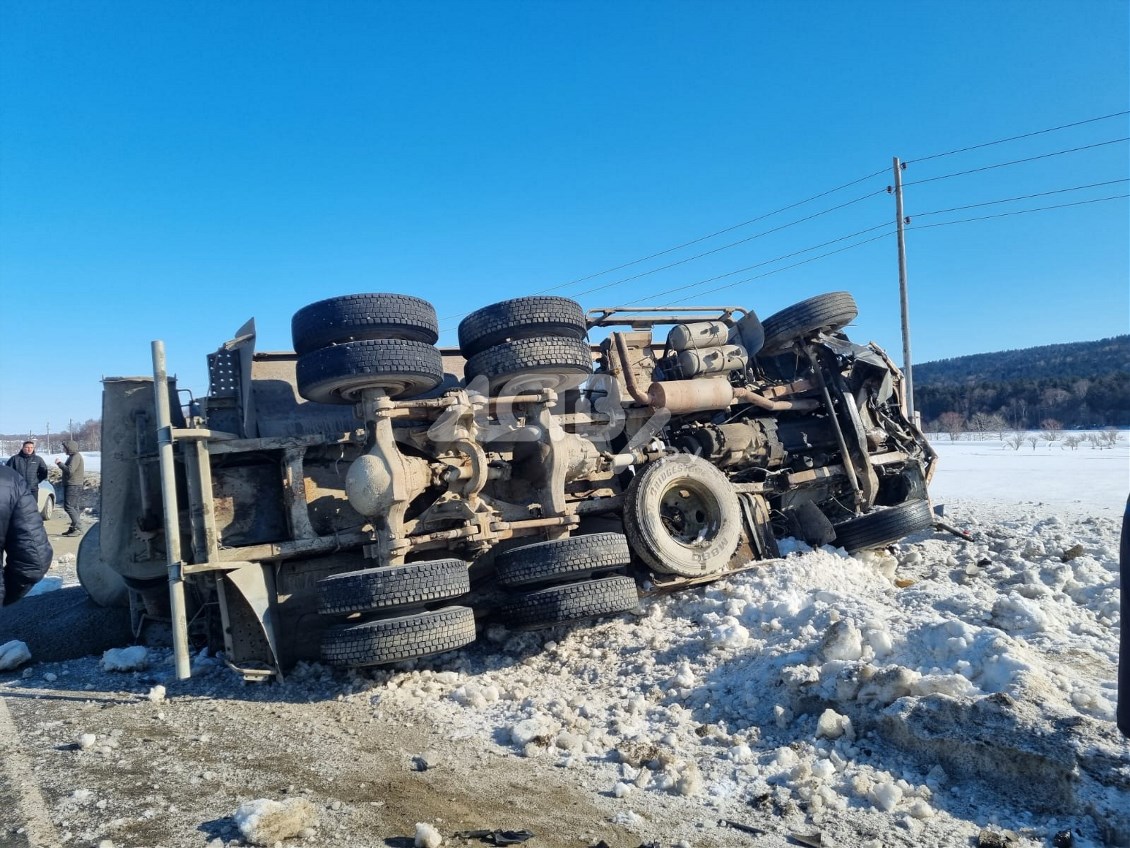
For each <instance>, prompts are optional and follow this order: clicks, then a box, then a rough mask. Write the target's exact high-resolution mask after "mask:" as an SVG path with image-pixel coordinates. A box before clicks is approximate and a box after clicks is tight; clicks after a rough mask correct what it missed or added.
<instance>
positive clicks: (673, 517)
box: [659, 480, 721, 550]
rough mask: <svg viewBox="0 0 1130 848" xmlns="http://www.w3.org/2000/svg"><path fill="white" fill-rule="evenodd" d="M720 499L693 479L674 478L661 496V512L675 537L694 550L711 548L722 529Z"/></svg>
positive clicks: (669, 532) (663, 519)
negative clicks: (720, 523)
mask: <svg viewBox="0 0 1130 848" xmlns="http://www.w3.org/2000/svg"><path fill="white" fill-rule="evenodd" d="M720 511H721V507H720V506H719V504H718V500H717V499H716V498H715V497H714V495H713V493H711V492H710V491H709V490H708V489H707V488H706V487H705V486H701V485H699V484H698V483H696V482H694V481H691V480H675V481H672V482H671V483H670V484H669V485H668V486H667V487H666V488H665V489H664V490H663V494H662V495H661V496H660V498H659V516H660V520H661V521H662V523H663V528H664V529H665V530H666V531H667V535H668V536H670V537H671V540H672V541H674V542H676V543H678V544H679V545H682V546H683V547H684V548H688V549H690V550H697V549H700V548H709V547H710V544H711V542H712V541H713V539H714V536H715V535H716V534H717V532H718V515H719V512H720Z"/></svg>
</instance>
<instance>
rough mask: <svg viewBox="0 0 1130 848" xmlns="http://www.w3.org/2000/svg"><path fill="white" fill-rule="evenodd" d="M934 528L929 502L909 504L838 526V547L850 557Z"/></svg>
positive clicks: (876, 512) (863, 516)
mask: <svg viewBox="0 0 1130 848" xmlns="http://www.w3.org/2000/svg"><path fill="white" fill-rule="evenodd" d="M932 526H934V513H933V511H931V509H930V502H929V501H927V500H916V501H907V502H906V503H901V504H899V505H898V506H892V507H888V508H887V509H879V510H876V511H875V512H869V513H867V514H866V515H861V516H859V518H852V519H851V520H849V521H845V522H844V523H843V524H837V525H836V540H835V544H836V545H837V546H839V547H841V548H843V549H844V550H845V551H847V552H848V553H855V552H856V551H866V550H869V549H875V548H885V547H886V546H887V545H893V544H894V543H895V542H897V541H899V539H902V538H903V537H905V536H909V535H910V534H911V533H917V532H918V531H919V530H926V529H928V528H930V527H932Z"/></svg>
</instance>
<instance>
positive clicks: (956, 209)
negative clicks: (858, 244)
mask: <svg viewBox="0 0 1130 848" xmlns="http://www.w3.org/2000/svg"><path fill="white" fill-rule="evenodd" d="M1117 183H1130V179H1126V178H1124V179H1121V180H1107V181H1106V182H1102V183H1091V184H1090V185H1082V186H1073V187H1072V188H1057V189H1054V190H1052V191H1041V192H1037V193H1036V194H1023V195H1020V196H1018V197H1006V198H1004V199H1002V200H986V201H985V202H984V203H971V204H969V205H968V206H954V207H951V208H949V209H937V210H935V211H933V212H917V213H915V214H913V215H910V216H908V217H910V218H925V217H927V216H928V215H944V214H945V213H947V212H961V211H962V210H964V209H977V208H979V207H981V206H994V205H996V204H998V203H1013V202H1015V201H1017V200H1031V199H1032V198H1034V197H1047V196H1048V195H1051V194H1063V193H1065V192H1068V191H1084V190H1085V189H1089V188H1098V187H1099V186H1108V185H1115V184H1117Z"/></svg>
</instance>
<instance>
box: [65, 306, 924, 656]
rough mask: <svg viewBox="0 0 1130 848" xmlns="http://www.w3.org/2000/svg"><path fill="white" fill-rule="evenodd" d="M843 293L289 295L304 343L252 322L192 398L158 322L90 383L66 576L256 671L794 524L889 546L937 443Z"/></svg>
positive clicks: (601, 609) (554, 611)
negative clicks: (132, 366)
mask: <svg viewBox="0 0 1130 848" xmlns="http://www.w3.org/2000/svg"><path fill="white" fill-rule="evenodd" d="M855 316H856V305H855V303H854V301H853V299H852V297H851V296H850V295H849V294H848V293H846V292H833V293H829V294H824V295H820V296H817V297H814V298H810V299H809V300H805V301H802V302H800V303H797V304H795V305H794V306H792V307H789V308H787V309H784V310H782V311H781V312H778V313H776V314H775V315H772V316H771V317H769V318H767V319H766V320H764V321H763V322H762V321H760V320H759V319H758V317H757V315H756V314H755V313H754V312H753V311H750V310H747V309H743V308H739V307H732V306H727V307H719V308H713V307H709V308H708V307H696V308H684V309H674V308H649V309H627V308H607V309H594V310H590V311H589V312H588V313H587V314H586V313H584V312H583V311H582V310H581V307H580V306H579V305H578V304H577V303H575V302H574V301H571V300H567V299H565V298H560V297H545V296H540V297H523V298H517V299H513V300H507V301H503V302H500V303H495V304H492V305H490V306H486V307H484V308H482V309H479V310H478V311H476V312H473V313H471V314H470V315H468V316H466V317H465V318H464V320H463V321H462V322H461V323H460V325H459V347H458V349H454V348H452V349H440V348H437V347H436V346H435V343H436V341H437V339H438V325H437V319H436V312H435V310H434V308H433V307H432V306H431V305H430V304H429V303H427V302H426V301H423V300H421V299H419V298H415V297H410V296H407V295H401V294H384V293H373V294H358V295H350V296H345V297H335V298H330V299H327V300H322V301H319V302H317V303H313V304H310V305H308V306H305V307H304V308H302V309H299V310H298V312H297V313H295V315H294V317H293V321H292V334H293V342H294V351H293V352H285V353H263V352H258V353H257V352H255V349H254V347H255V330H254V322H253V321H249V322H248V323H247V324H246V325H245V326H244V327H243V328H242V329H241V330H240V331H238V333H237V335H236V337H235V338H234V339H232V340H231V341H228V342H227V343H225V344H224V345H222V346H221V347H220V348H219V349H218V350H217V351H216V352H215V353H212V354H210V355H209V356H208V368H209V379H210V386H209V390H208V394H207V395H206V396H204V397H199V398H194V397H191V396H190V395H188V394H187V393H184V392H181V391H180V390H178V388H177V386H176V383H175V380H174V379H172V378H170V377H169V375H168V373H167V370H166V364H165V353H164V347H163V344H162V343H161V342H154V343H153V376H152V377H148V376H146V377H136V378H111V379H106V380H105V381H104V398H103V453H102V463H103V464H102V503H101V522H100V524H99V525H98V526H97V528H96V529H95V531H94V532H91V533H90V534H88V536H87V537H86V538H85V539H84V540H83V543H82V545H81V547H80V551H79V561H78V567H79V575H80V579H81V580H82V582H83V584H84V585H86V586H87V588H88V590H89V591H90V592H91V594H92V595H93V596H94V597H95V599H96V600H100V601H102V602H105V603H116V602H120V601H123V600H127V601H128V603H129V605H130V607H131V611H132V614H133V618H134V623H135V626H136V627H137V628H138V629H139V630H140V628H141V627H142V626H143V624H144V622H145V621H146V620H147V619H164V620H166V621H171V623H172V629H173V639H174V645H175V647H176V656H177V672H178V674H179V675H180V676H182V677H183V676H187V675H188V674H189V664H188V651H189V649H190V647H200V646H204V645H209V646H211V647H213V648H216V649H222V650H223V651H224V655H225V657H226V659H227V661H228V662H229V663H230V664H231V665H232V666H233V667H234V668H236V669H238V670H239V671H240V672H241V673H243V674H244V675H245V676H246V677H248V678H261V677H269V676H273V675H280V676H281V675H282V674H283V673H285V671H286V670H287V669H288V668H289V667H290V666H292V665H293V664H294V663H296V662H297V661H300V660H321V661H323V662H326V663H329V664H332V665H337V666H347V667H348V666H371V665H380V664H385V663H392V662H397V661H401V660H406V659H411V658H415V657H421V656H426V655H430V654H436V653H440V652H444V651H449V650H453V649H456V648H459V647H462V646H464V645H467V644H468V643H470V642H472V641H473V640H474V639H475V636H476V631H477V628H479V627H481V625H482V623H483V622H484V621H487V620H495V621H501V622H503V623H505V624H506V625H508V626H511V627H523V628H535V627H546V626H552V625H556V624H561V623H567V622H572V621H577V620H581V619H588V618H593V617H597V616H602V615H610V614H614V613H618V612H622V611H624V610H628V609H631V608H633V607H634V606H635V605H636V604H637V603H638V600H639V594H640V593H641V592H659V591H667V590H674V589H678V588H681V587H686V586H692V585H695V584H698V583H702V582H706V581H712V580H717V579H719V578H721V577H724V576H726V575H728V574H731V573H734V572H736V571H740V570H742V569H746V568H750V567H752V566H754V565H756V563H757V562H758V560H763V559H767V558H773V557H776V556H778V555H779V553H778V548H777V541H778V540H779V539H782V538H784V537H788V536H793V537H797V538H800V539H803V540H805V541H807V542H809V543H811V544H813V545H820V544H826V543H834V544H836V545H839V546H842V547H844V548H846V549H847V550H849V551H856V550H862V549H867V548H876V547H883V546H885V545H889V544H891V543H893V542H895V541H897V540H899V539H901V538H902V537H904V536H906V535H908V534H910V533H914V532H916V531H919V530H922V529H925V528H927V527H929V526H930V525H931V523H932V520H933V516H932V512H931V508H930V505H929V501H928V497H927V489H926V487H927V483H928V482H929V480H930V476H931V473H932V471H933V467H934V462H935V459H936V456H935V454H934V452H933V451H932V449H931V448H930V446H929V444H928V443H927V442H926V440H925V438H924V437H923V435H922V433H921V432H920V431H919V429H918V428H917V427H916V426H915V424H914V422H913V421H911V420H909V418H908V416H907V414H906V403H905V396H904V385H903V380H902V375H901V374H900V372H899V370H898V369H897V368H896V367H895V365H894V364H893V363H892V362H891V360H890V359H889V358H888V356H887V355H886V354H885V353H884V352H883V351H882V350H881V349H880V348H879V347H877V346H876V345H874V344H867V345H860V344H856V343H853V342H852V341H850V340H849V339H848V338H847V337H846V336H845V335H844V334H843V332H842V330H843V328H844V327H845V326H846V325H847V324H849V323H850V322H851V321H852V320H853V319H854V318H855ZM598 338H599V340H597V339H598Z"/></svg>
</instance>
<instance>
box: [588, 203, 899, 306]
mask: <svg viewBox="0 0 1130 848" xmlns="http://www.w3.org/2000/svg"><path fill="white" fill-rule="evenodd" d="M885 193H886V190H885V189H884V190H882V191H873V192H871V193H870V194H865V195H863V196H861V197H857V198H855V199H854V200H849V201H847V202H846V203H841V204H840V205H839V206H833V207H831V208H829V209H824V210H821V211H820V212H814V213H813V214H811V215H807V216H805V217H804V218H798V219H797V220H795V221H790V222H789V223H787V224H781V225H780V226H779V227H773V228H772V229H769V230H763V231H762V232H760V233H755V234H754V235H752V236H748V237H746V238H744V239H739V240H738V241H734V242H730V243H729V244H724V245H722V246H721V247H716V248H714V249H713V250H708V251H706V252H705V253H698V254H696V255H694V256H688V257H687V258H685V259H680V260H679V261H677V262H671V263H669V264H667V265H661V266H660V267H658V268H652V269H651V270H650V271H642V272H640V273H639V274H633V275H632V276H631V277H625V278H624V279H622V280H615V281H613V282H611V283H605V284H604V285H601V286H595V287H594V288H591V289H586V290H585V291H582V292H577V293H576V295H574V296H575V297H583V296H584V295H586V294H592V293H593V292H598V291H603V290H605V289H610V288H613V287H614V286H619V285H622V284H623V283H630V282H632V281H633V280H638V279H640V278H641V277H647V276H650V275H651V274H655V273H658V272H659V271H667V270H669V269H671V268H676V267H678V266H679V265H685V264H687V263H688V262H693V261H695V260H696V259H702V258H703V257H705V256H711V255H713V254H715V253H721V252H722V251H723V250H729V249H730V248H731V247H737V246H738V245H741V244H746V243H747V242H751V241H753V240H754V239H759V238H762V237H764V236H768V235H772V234H773V233H779V232H780V231H781V230H787V229H788V228H789V227H795V226H796V225H797V224H803V223H805V222H806V221H811V220H813V219H815V218H819V217H821V216H823V215H827V214H828V213H829V212H836V211H839V210H840V209H845V208H846V207H848V206H852V205H854V204H856V203H859V202H861V201H864V200H868V199H869V198H872V197H875V196H876V195H879V194H885Z"/></svg>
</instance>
